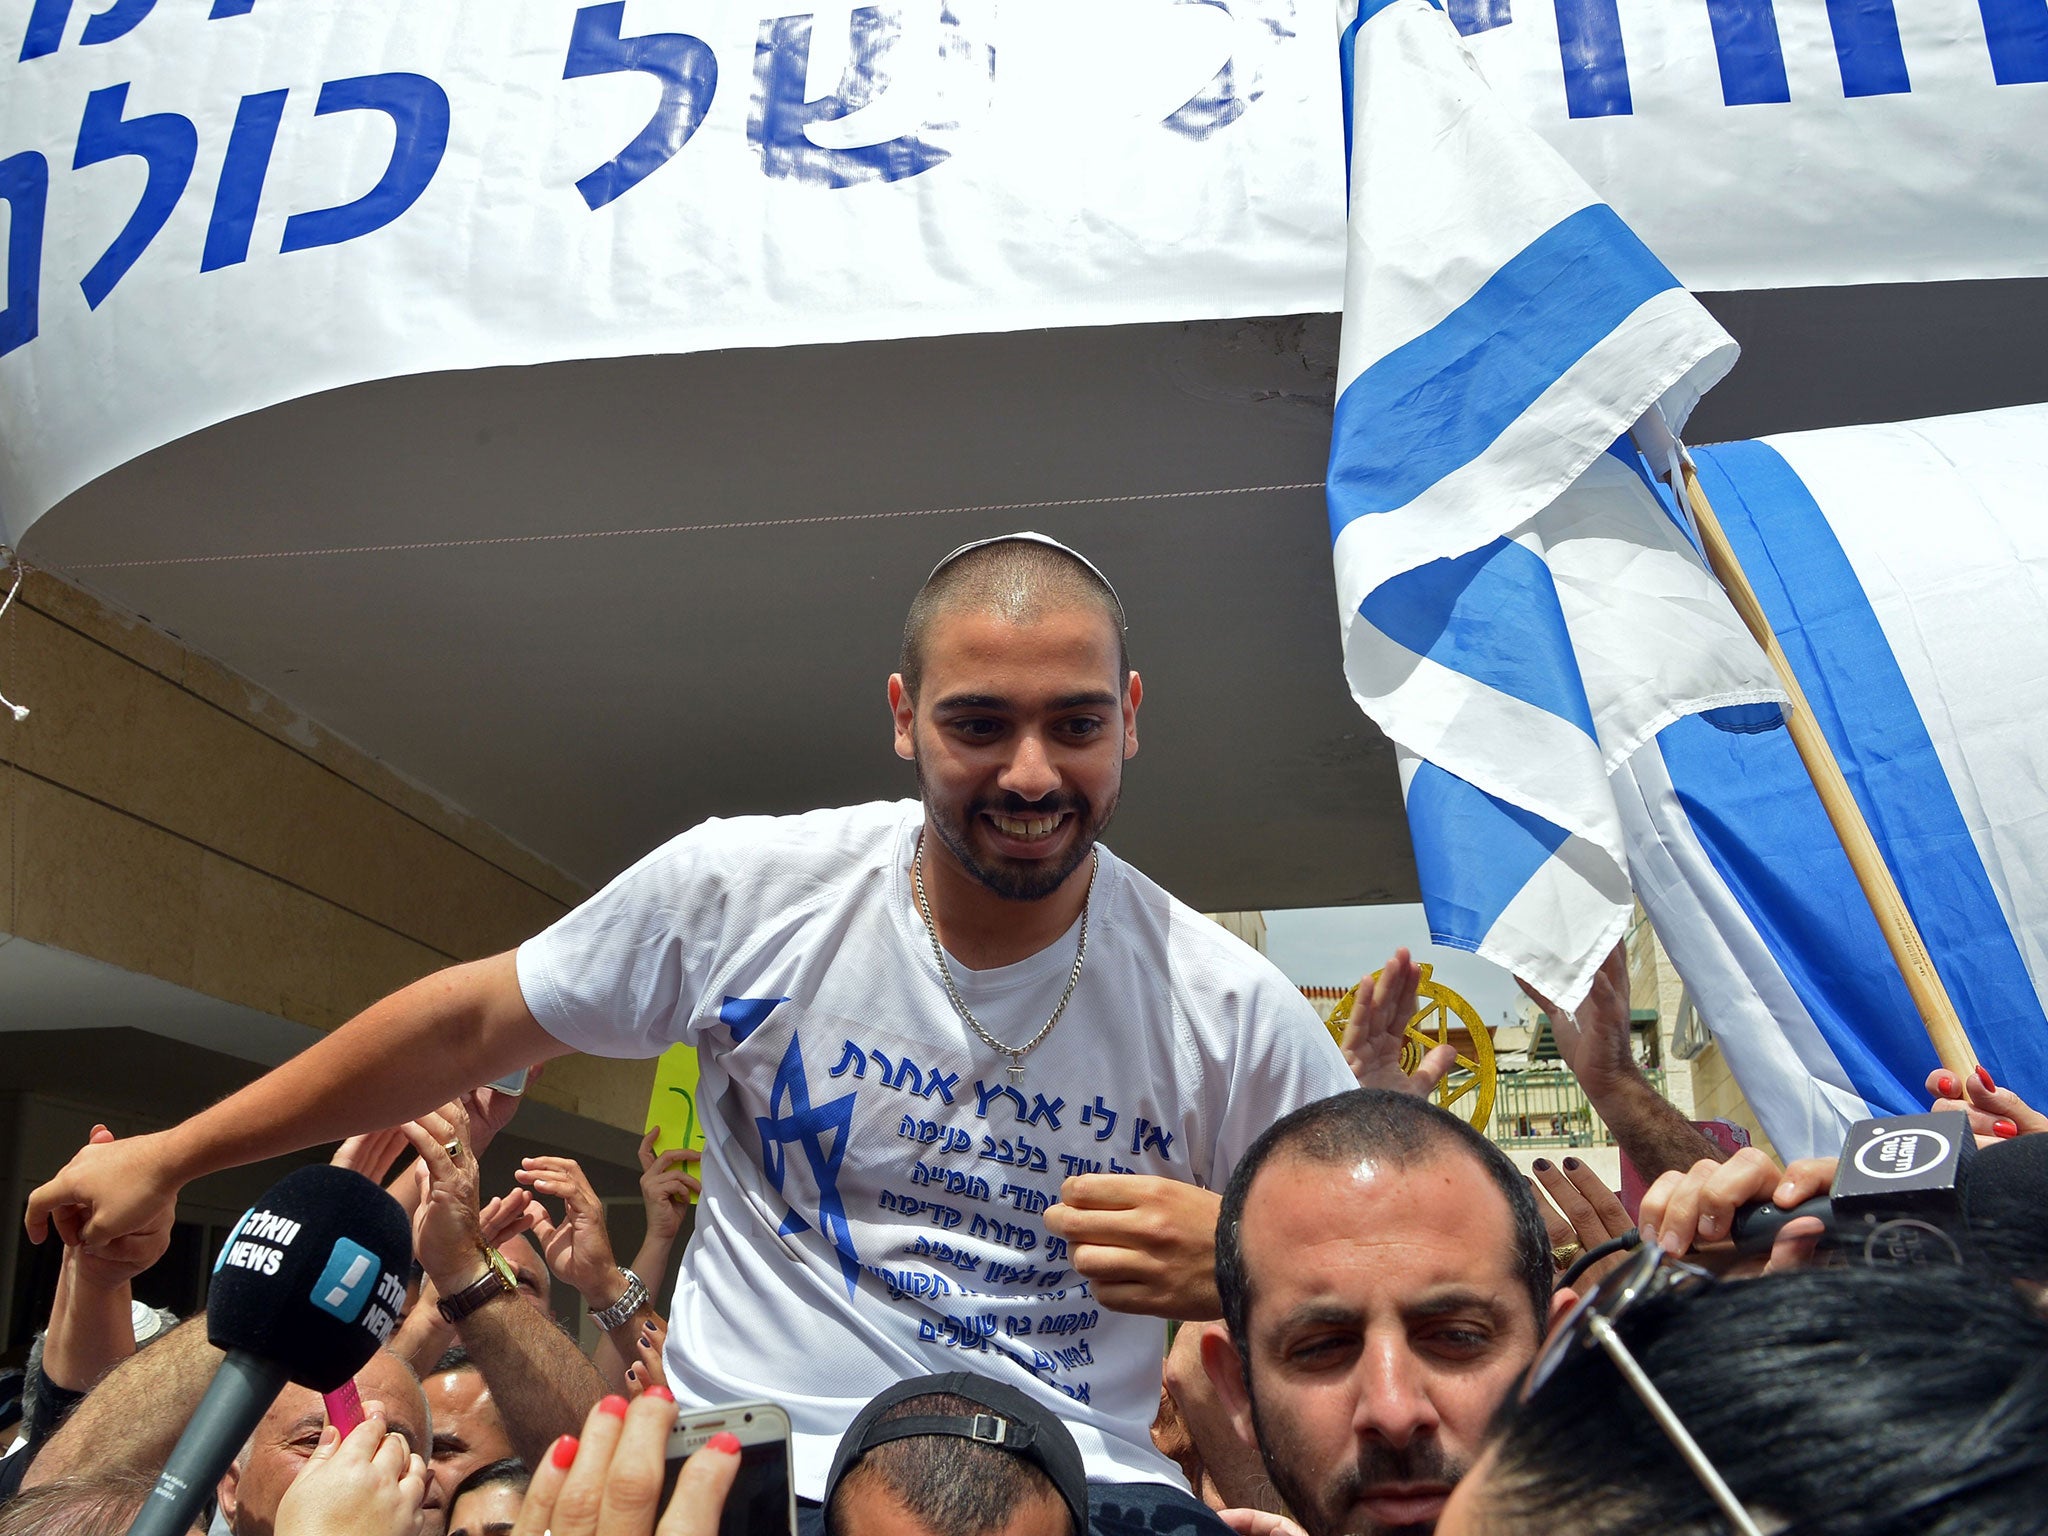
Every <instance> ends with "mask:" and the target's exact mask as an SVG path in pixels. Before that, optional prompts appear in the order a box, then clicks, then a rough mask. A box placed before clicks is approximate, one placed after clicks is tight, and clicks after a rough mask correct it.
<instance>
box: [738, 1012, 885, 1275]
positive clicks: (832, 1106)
mask: <svg viewBox="0 0 2048 1536" xmlns="http://www.w3.org/2000/svg"><path fill="white" fill-rule="evenodd" d="M853 1099H854V1095H853V1094H851V1093H849V1094H845V1095H842V1096H841V1097H839V1098H836V1099H832V1100H829V1101H828V1102H826V1103H823V1104H820V1105H817V1106H816V1107H815V1108H814V1107H813V1106H812V1104H811V1086H810V1083H809V1081H808V1080H807V1079H806V1078H805V1076H804V1058H803V1049H802V1043H801V1041H800V1040H799V1039H798V1038H797V1037H796V1036H794V1035H792V1036H791V1037H790V1041H789V1049H788V1050H786V1051H784V1052H783V1053H782V1065H781V1066H779V1067H778V1068H777V1069H776V1072H775V1087H774V1089H773V1091H772V1092H771V1093H770V1094H769V1096H768V1113H767V1114H766V1115H757V1116H755V1117H754V1124H756V1125H757V1126H759V1127H760V1128H761V1164H762V1166H763V1167H764V1168H766V1169H767V1171H768V1180H769V1182H770V1183H772V1184H773V1185H774V1186H775V1192H776V1193H777V1194H779V1195H782V1196H783V1199H784V1200H785V1202H786V1201H787V1200H788V1198H789V1197H788V1195H787V1194H786V1193H785V1192H784V1190H783V1187H782V1181H783V1176H784V1175H785V1174H786V1173H787V1171H788V1166H789V1165H788V1162H787V1154H786V1153H785V1151H784V1150H783V1149H784V1148H786V1147H788V1146H790V1145H791V1144H792V1143H794V1144H795V1145H797V1146H799V1147H801V1148H803V1153H804V1158H805V1160H806V1161H807V1162H808V1163H809V1164H810V1166H811V1178H812V1179H813V1180H814V1181H815V1182H816V1183H817V1186H818V1227H819V1230H820V1231H822V1232H823V1233H824V1234H825V1236H826V1237H827V1238H829V1239H830V1240H831V1242H832V1246H833V1247H834V1248H835V1249H837V1250H838V1253H839V1271H840V1273H841V1274H843V1275H844V1276H845V1277H846V1294H847V1295H848V1296H851V1295H853V1293H854V1291H855V1289H856V1287H857V1286H858V1285H859V1283H860V1255H859V1254H858V1253H856V1252H854V1248H853V1229H852V1227H851V1226H849V1225H848V1223H847V1220H846V1205H845V1202H844V1201H843V1200H841V1198H840V1195H839V1165H840V1164H841V1163H842V1162H844V1161H845V1160H846V1139H847V1135H848V1132H849V1131H850V1129H851V1127H852V1125H853ZM785 1105H786V1106H787V1108H785ZM809 1228H810V1223H809V1222H807V1221H805V1220H804V1219H803V1217H801V1216H799V1215H798V1214H797V1213H796V1211H795V1209H794V1208H793V1207H792V1208H791V1209H790V1210H789V1213H788V1214H787V1215H786V1216H784V1217H783V1220H782V1228H781V1231H782V1235H783V1236H784V1237H790V1236H794V1235H795V1234H796V1233H799V1232H804V1231H808V1230H809Z"/></svg>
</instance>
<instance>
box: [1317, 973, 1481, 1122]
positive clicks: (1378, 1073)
mask: <svg viewBox="0 0 2048 1536" xmlns="http://www.w3.org/2000/svg"><path fill="white" fill-rule="evenodd" d="M1421 985H1422V967H1421V966H1419V965H1417V964H1416V963H1415V959H1414V957H1413V956H1412V955H1410V954H1409V953H1408V951H1407V950H1405V949H1397V950H1395V951H1394V953H1393V956H1392V957H1391V958H1390V959H1389V960H1388V961H1387V963H1386V964H1385V965H1383V966H1381V967H1380V971H1379V975H1378V976H1376V977H1375V976H1368V977H1366V978H1365V979H1364V980H1363V981H1361V982H1359V984H1358V998H1357V1001H1355V1002H1354V1003H1353V1004H1352V1005H1351V1018H1350V1021H1349V1022H1348V1023H1346V1024H1345V1026H1344V1038H1343V1039H1342V1040H1340V1041H1339V1042H1338V1049H1340V1050H1341V1051H1343V1053H1344V1060H1345V1063H1346V1064H1347V1065H1348V1066H1349V1067H1350V1068H1351V1075H1352V1076H1353V1077H1355V1078H1357V1079H1358V1086H1359V1087H1361V1088H1392V1089H1395V1090H1396V1091H1398V1092H1401V1093H1414V1094H1428V1093H1430V1092H1431V1091H1432V1090H1434V1089H1435V1087H1436V1085H1437V1084H1438V1083H1440V1082H1442V1081H1443V1080H1444V1074H1446V1073H1447V1072H1449V1071H1450V1070H1451V1068H1452V1067H1454V1066H1456V1065H1457V1061H1458V1052H1457V1050H1456V1048H1454V1047H1452V1046H1449V1045H1438V1046H1432V1047H1431V1048H1430V1050H1429V1053H1428V1054H1427V1055H1425V1056H1424V1057H1423V1058H1422V1063H1421V1065H1419V1066H1418V1067H1416V1069H1415V1074H1414V1076H1412V1077H1411V1076H1409V1074H1407V1073H1406V1072H1403V1071H1402V1070H1401V1051H1402V1048H1403V1046H1404V1045H1405V1044H1406V1042H1407V1037H1408V1024H1409V1021H1410V1020H1412V1019H1413V1018H1414V1017H1415V998H1416V995H1417V991H1418V989H1419V988H1420V987H1421Z"/></svg>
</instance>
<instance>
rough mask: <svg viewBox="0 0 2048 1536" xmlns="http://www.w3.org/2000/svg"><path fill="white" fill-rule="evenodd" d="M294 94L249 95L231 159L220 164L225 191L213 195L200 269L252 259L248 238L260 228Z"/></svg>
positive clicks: (231, 138)
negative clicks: (273, 156)
mask: <svg viewBox="0 0 2048 1536" xmlns="http://www.w3.org/2000/svg"><path fill="white" fill-rule="evenodd" d="M290 94H291V92H290V91H288V90H287V91H262V92H259V93H257V94H256V95H253V96H244V97H243V98H242V104H241V106H240V107H238V108H237V109H236V110H235V126H234V129H233V131H232V132H230V133H229V134H228V153H227V158H226V159H225V160H224V161H223V162H222V163H221V168H220V187H219V189H218V190H217V191H216V192H215V193H214V195H213V217H212V218H211V219H210V220H209V221H208V222H207V226H206V250H205V252H204V253H203V254H202V255H201V256H200V258H199V270H200V271H202V272H214V271H218V270H219V269H220V268H222V267H232V266H235V265H237V264H238V263H240V262H244V261H247V260H248V259H249V237H250V235H251V234H253V233H254V232H255V229H256V206H257V204H258V203H260V202H261V201H262V200H263V181H264V178H265V177H266V176H268V175H269V174H270V152H271V150H272V149H274V148H275V147H276V145H277V125H278V124H279V123H280V122H281V121H283V119H284V104H285V98H286V97H288V96H289V95H290Z"/></svg>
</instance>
